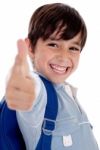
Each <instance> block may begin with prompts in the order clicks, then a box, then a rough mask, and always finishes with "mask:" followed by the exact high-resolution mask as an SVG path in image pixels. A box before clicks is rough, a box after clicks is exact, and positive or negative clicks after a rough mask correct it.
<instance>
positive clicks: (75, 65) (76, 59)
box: [73, 56, 80, 69]
mask: <svg viewBox="0 0 100 150" xmlns="http://www.w3.org/2000/svg"><path fill="white" fill-rule="evenodd" d="M79 60H80V57H79V56H77V57H75V58H73V68H74V69H77V67H78V64H79Z"/></svg>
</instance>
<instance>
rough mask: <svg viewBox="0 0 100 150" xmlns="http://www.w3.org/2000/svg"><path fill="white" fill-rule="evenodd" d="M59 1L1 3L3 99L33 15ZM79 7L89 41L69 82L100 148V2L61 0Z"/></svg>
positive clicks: (0, 83)
mask: <svg viewBox="0 0 100 150" xmlns="http://www.w3.org/2000/svg"><path fill="white" fill-rule="evenodd" d="M47 2H48V3H51V2H60V0H59V1H56V0H44V1H43V0H16V1H15V0H9V1H7V0H0V99H1V98H2V96H3V95H4V91H5V80H6V76H7V73H8V70H9V69H10V68H11V66H12V64H13V62H14V57H15V55H16V53H17V48H16V41H17V39H19V38H25V37H26V36H27V28H28V23H29V20H30V17H31V15H32V13H33V11H34V10H35V9H36V8H37V7H38V6H40V5H42V4H45V3H47ZM61 2H64V3H66V4H69V5H71V6H73V7H75V8H76V9H77V10H78V11H79V12H80V14H81V15H82V16H83V18H84V20H85V22H86V25H87V28H88V39H87V43H86V46H85V48H84V50H83V52H82V54H81V59H80V64H79V68H78V69H77V71H76V73H74V74H73V75H72V76H71V77H70V78H69V79H68V81H69V82H70V83H71V84H73V85H75V86H76V87H78V89H79V90H78V99H79V101H80V103H81V104H82V105H83V107H84V109H85V111H86V112H87V114H88V117H89V119H90V121H91V123H92V125H93V126H94V130H93V131H94V134H95V137H96V139H97V141H98V144H99V145H100V117H99V114H100V91H99V89H100V88H99V82H100V80H99V77H100V67H99V65H100V38H99V36H100V16H99V14H100V5H99V0H92V1H90V0H61Z"/></svg>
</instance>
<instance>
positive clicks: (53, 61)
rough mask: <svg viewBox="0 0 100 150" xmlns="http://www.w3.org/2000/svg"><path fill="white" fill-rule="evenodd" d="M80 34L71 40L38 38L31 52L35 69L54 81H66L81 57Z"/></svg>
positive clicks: (52, 37)
mask: <svg viewBox="0 0 100 150" xmlns="http://www.w3.org/2000/svg"><path fill="white" fill-rule="evenodd" d="M80 51H81V46H80V34H77V35H76V36H75V37H74V38H73V39H70V40H62V39H60V40H57V37H56V39H55V38H54V35H52V36H51V37H50V38H49V39H47V40H46V41H43V40H42V38H40V39H38V41H37V44H36V46H35V49H34V53H33V52H32V53H31V56H32V59H33V61H34V66H35V69H36V70H37V71H38V72H39V73H41V74H42V75H44V76H45V77H46V78H47V79H48V80H50V81H52V82H54V83H62V82H64V81H65V80H66V79H67V78H68V77H69V75H71V74H72V73H73V72H74V71H75V70H76V68H77V66H78V63H79V58H80Z"/></svg>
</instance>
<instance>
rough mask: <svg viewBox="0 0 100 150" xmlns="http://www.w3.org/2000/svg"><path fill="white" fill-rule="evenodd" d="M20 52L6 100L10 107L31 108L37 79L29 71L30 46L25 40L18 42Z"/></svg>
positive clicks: (9, 80) (8, 86)
mask: <svg viewBox="0 0 100 150" xmlns="http://www.w3.org/2000/svg"><path fill="white" fill-rule="evenodd" d="M17 47H18V54H17V56H16V58H15V63H14V65H13V67H12V71H11V75H10V77H9V79H8V82H7V85H6V94H5V97H6V101H7V105H8V107H9V108H10V109H13V110H21V111H23V110H24V111H25V110H29V109H30V108H31V107H32V104H33V101H34V99H35V83H34V82H35V81H34V79H33V78H32V77H31V75H30V72H29V64H28V62H27V55H28V47H27V45H26V43H25V41H23V40H18V42H17Z"/></svg>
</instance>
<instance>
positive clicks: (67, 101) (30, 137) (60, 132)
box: [17, 81, 99, 150]
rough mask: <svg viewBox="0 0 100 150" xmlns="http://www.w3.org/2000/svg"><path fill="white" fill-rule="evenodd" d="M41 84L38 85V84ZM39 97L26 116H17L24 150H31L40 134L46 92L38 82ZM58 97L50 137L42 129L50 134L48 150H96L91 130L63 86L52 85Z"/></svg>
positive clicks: (24, 113) (77, 105) (83, 115)
mask: <svg viewBox="0 0 100 150" xmlns="http://www.w3.org/2000/svg"><path fill="white" fill-rule="evenodd" d="M40 82H41V81H40ZM40 86H41V88H40V91H39V95H38V96H37V99H36V100H35V104H34V105H33V108H32V110H31V111H29V112H17V120H18V124H19V127H20V130H21V132H22V134H23V137H24V140H25V143H26V147H27V150H35V148H36V145H37V143H38V140H39V138H40V134H41V125H42V122H43V119H47V118H44V117H43V116H44V112H45V106H46V103H47V95H46V89H45V87H44V85H43V83H42V82H41V84H40ZM54 87H55V89H56V92H57V96H58V103H59V105H58V106H59V107H58V115H57V120H56V127H55V130H54V131H53V132H52V133H49V131H47V130H45V127H44V129H43V131H44V133H45V134H48V133H49V134H52V146H51V147H52V149H51V150H99V148H98V146H97V143H96V140H95V138H94V135H93V133H92V126H91V124H90V122H89V121H88V118H87V115H86V114H85V112H84V111H83V109H82V108H81V106H80V105H79V104H78V102H77V99H76V97H75V98H74V100H73V99H72V98H71V97H70V96H69V95H68V94H67V92H66V90H65V85H64V84H61V85H54Z"/></svg>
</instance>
